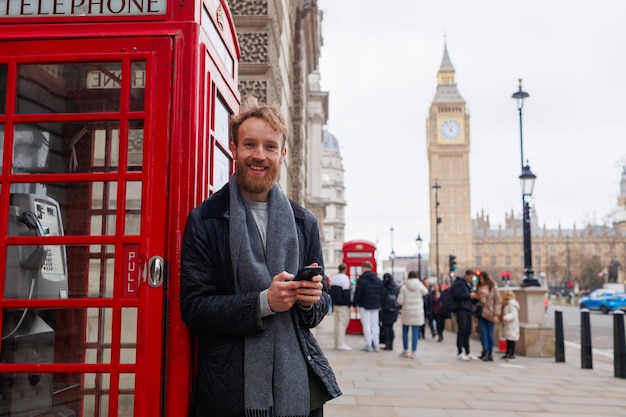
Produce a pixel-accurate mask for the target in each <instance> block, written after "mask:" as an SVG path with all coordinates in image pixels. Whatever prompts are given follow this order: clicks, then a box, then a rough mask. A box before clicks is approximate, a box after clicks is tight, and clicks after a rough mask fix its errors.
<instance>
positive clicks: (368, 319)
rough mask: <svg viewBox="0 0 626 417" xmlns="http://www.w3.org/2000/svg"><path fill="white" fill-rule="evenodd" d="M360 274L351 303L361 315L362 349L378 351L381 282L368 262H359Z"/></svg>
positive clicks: (381, 294)
mask: <svg viewBox="0 0 626 417" xmlns="http://www.w3.org/2000/svg"><path fill="white" fill-rule="evenodd" d="M361 271H362V274H361V275H360V276H359V278H358V279H357V281H356V289H355V290H354V297H353V299H352V304H353V305H354V306H355V307H358V308H359V315H360V316H361V324H362V325H363V336H364V337H365V346H363V347H362V348H361V350H362V351H365V352H371V351H372V350H374V352H378V351H379V350H380V323H379V317H378V312H379V311H380V307H381V299H382V296H383V282H382V281H381V280H380V278H378V275H376V273H375V272H373V271H372V264H371V263H370V262H367V261H366V262H363V263H362V264H361Z"/></svg>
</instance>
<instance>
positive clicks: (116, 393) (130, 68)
mask: <svg viewBox="0 0 626 417" xmlns="http://www.w3.org/2000/svg"><path fill="white" fill-rule="evenodd" d="M0 3H1V4H2V6H1V7H0V149H1V151H2V156H1V157H0V169H1V172H0V227H1V230H0V322H1V323H2V338H1V340H0V416H6V417H32V416H56V417H83V416H94V417H95V416H111V417H116V416H145V417H155V416H162V415H167V416H181V415H186V409H187V401H188V397H189V390H190V380H191V372H192V369H193V366H192V364H193V358H192V354H191V352H192V343H191V341H190V336H189V332H188V331H187V329H186V328H185V326H184V325H183V324H182V321H181V319H180V314H179V309H178V304H177V302H178V287H179V271H180V268H179V261H178V260H179V256H180V237H181V234H182V230H183V227H184V222H185V220H186V217H187V213H188V212H189V211H190V210H191V208H192V207H194V206H195V205H197V204H198V203H199V202H200V201H202V200H203V199H204V198H206V197H208V196H209V195H210V194H211V193H212V192H214V191H216V190H217V189H219V188H220V187H221V186H222V185H223V184H224V183H226V182H227V181H228V178H229V175H230V174H231V173H232V170H233V162H232V155H231V153H230V151H229V149H228V118H229V117H230V115H231V114H233V113H237V112H238V111H239V94H238V92H237V79H236V78H237V72H238V66H237V65H238V64H237V62H238V59H239V49H238V44H237V40H236V35H235V31H234V27H233V23H232V18H231V15H230V11H229V8H228V6H227V3H226V1H225V0H188V1H179V0H107V1H101V0H74V1H70V0H54V1H26V0H6V1H2V2H0ZM166 375H167V377H166Z"/></svg>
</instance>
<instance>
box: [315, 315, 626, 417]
mask: <svg viewBox="0 0 626 417" xmlns="http://www.w3.org/2000/svg"><path fill="white" fill-rule="evenodd" d="M332 330H333V317H332V315H329V316H328V317H327V318H325V319H324V321H323V322H322V323H321V324H320V326H318V328H317V329H315V331H314V332H315V335H316V337H317V339H318V341H319V342H320V344H321V346H322V348H323V349H324V352H325V353H326V355H327V356H328V358H329V360H330V362H331V365H332V367H333V369H334V371H335V374H336V376H337V379H338V381H339V386H340V387H341V390H342V391H343V395H342V396H341V397H339V398H337V399H335V400H333V401H331V402H329V403H327V404H326V406H325V407H324V415H325V416H326V417H418V416H419V417H548V416H551V417H552V416H568V417H583V416H584V417H590V416H602V417H606V416H611V417H617V416H625V417H626V379H621V378H615V377H614V376H613V360H612V358H609V357H606V355H604V356H603V355H597V354H594V355H593V369H581V367H580V364H581V360H580V349H579V347H578V346H576V345H575V344H567V345H566V353H565V358H566V362H565V363H556V362H555V361H554V358H527V357H520V356H518V357H517V360H516V361H515V362H506V361H504V360H501V359H499V358H500V356H502V354H501V353H497V354H496V355H494V362H482V361H469V362H464V361H460V360H457V359H456V335H455V334H454V333H452V332H446V333H445V335H444V340H443V342H441V343H438V342H437V340H436V339H431V338H430V335H429V333H428V331H427V338H426V340H420V341H419V344H418V349H417V358H416V359H407V358H400V357H399V356H398V355H399V354H400V352H401V351H402V333H401V327H400V324H399V322H398V323H396V332H395V333H396V339H395V341H394V350H393V351H384V350H381V351H380V352H361V351H359V348H360V347H362V346H363V344H364V343H363V336H360V335H348V336H347V342H348V344H349V345H351V346H352V348H353V349H354V350H352V351H337V350H335V349H334V343H333V340H332ZM471 349H472V353H474V354H480V350H481V349H480V342H478V341H477V340H472V341H471Z"/></svg>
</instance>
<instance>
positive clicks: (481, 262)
mask: <svg viewBox="0 0 626 417" xmlns="http://www.w3.org/2000/svg"><path fill="white" fill-rule="evenodd" d="M476 266H483V260H482V258H481V257H480V256H477V257H476Z"/></svg>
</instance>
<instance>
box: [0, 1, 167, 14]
mask: <svg viewBox="0 0 626 417" xmlns="http://www.w3.org/2000/svg"><path fill="white" fill-rule="evenodd" d="M166 9H167V0H0V18H3V17H71V16H146V15H159V14H165V12H166Z"/></svg>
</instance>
